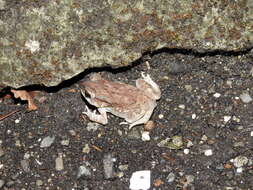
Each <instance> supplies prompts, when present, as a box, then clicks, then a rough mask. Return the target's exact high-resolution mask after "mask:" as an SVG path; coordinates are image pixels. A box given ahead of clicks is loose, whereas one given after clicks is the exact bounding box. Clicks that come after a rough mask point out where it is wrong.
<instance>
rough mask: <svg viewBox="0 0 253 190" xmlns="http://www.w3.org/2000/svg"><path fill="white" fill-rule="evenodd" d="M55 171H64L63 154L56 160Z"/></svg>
mask: <svg viewBox="0 0 253 190" xmlns="http://www.w3.org/2000/svg"><path fill="white" fill-rule="evenodd" d="M55 169H56V171H61V170H63V169H64V165H63V159H62V154H59V156H58V157H57V158H56V159H55Z"/></svg>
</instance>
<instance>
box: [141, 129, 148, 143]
mask: <svg viewBox="0 0 253 190" xmlns="http://www.w3.org/2000/svg"><path fill="white" fill-rule="evenodd" d="M141 140H142V141H150V136H149V131H143V132H142V134H141Z"/></svg>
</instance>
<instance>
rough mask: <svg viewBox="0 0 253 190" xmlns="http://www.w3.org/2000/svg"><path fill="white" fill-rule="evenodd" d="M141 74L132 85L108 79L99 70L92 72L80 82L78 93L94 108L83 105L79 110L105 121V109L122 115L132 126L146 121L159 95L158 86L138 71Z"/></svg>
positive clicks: (119, 115) (102, 121)
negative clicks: (84, 107) (82, 109)
mask: <svg viewBox="0 0 253 190" xmlns="http://www.w3.org/2000/svg"><path fill="white" fill-rule="evenodd" d="M141 76H142V78H140V79H137V80H136V86H132V85H129V84H125V83H122V82H113V81H108V80H106V79H104V78H102V77H101V75H99V74H93V75H92V76H91V78H90V81H85V82H83V83H82V84H81V86H80V87H81V93H82V95H83V97H84V98H85V99H86V100H87V102H88V103H89V104H91V105H93V106H95V107H96V108H97V111H98V112H99V113H96V110H94V111H91V110H90V109H89V108H88V106H87V105H86V111H85V112H83V114H85V115H86V116H87V117H88V118H89V119H90V120H91V121H94V122H97V123H100V124H103V125H105V124H107V123H108V119H107V112H109V113H111V114H113V115H115V116H118V117H120V118H123V119H125V121H126V122H122V123H120V124H129V129H131V128H132V127H134V126H136V125H139V124H145V123H147V122H148V121H149V119H150V117H151V115H152V113H153V111H154V109H155V107H156V100H158V99H160V97H161V91H160V88H159V86H158V85H157V84H156V83H155V82H154V81H153V80H152V79H151V78H150V76H149V75H148V74H147V75H145V74H144V73H143V72H142V73H141Z"/></svg>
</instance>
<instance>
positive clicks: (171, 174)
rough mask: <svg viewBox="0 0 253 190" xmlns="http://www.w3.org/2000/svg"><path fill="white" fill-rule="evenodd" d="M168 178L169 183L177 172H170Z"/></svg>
mask: <svg viewBox="0 0 253 190" xmlns="http://www.w3.org/2000/svg"><path fill="white" fill-rule="evenodd" d="M166 179H167V182H168V183H171V182H173V181H174V180H175V174H174V173H172V172H170V173H169V175H168V176H167V178H166Z"/></svg>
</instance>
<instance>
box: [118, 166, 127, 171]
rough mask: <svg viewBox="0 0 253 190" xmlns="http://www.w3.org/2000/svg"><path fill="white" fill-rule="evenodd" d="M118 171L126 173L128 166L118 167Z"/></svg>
mask: <svg viewBox="0 0 253 190" xmlns="http://www.w3.org/2000/svg"><path fill="white" fill-rule="evenodd" d="M119 170H121V171H126V170H128V164H124V165H119Z"/></svg>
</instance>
